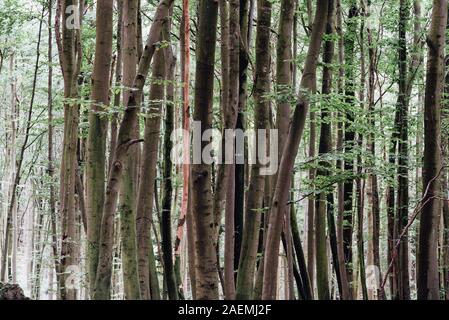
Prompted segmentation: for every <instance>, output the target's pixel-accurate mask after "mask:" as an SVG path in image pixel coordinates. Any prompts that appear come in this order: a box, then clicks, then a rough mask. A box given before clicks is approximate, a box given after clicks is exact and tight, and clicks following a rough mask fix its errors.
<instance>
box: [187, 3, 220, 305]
mask: <svg viewBox="0 0 449 320" xmlns="http://www.w3.org/2000/svg"><path fill="white" fill-rule="evenodd" d="M217 18H218V3H217V2H214V1H207V0H201V1H200V2H199V8H198V36H197V46H196V52H197V55H196V72H195V98H194V112H193V120H194V121H199V123H200V124H201V130H200V131H199V133H198V134H199V135H200V137H202V136H203V132H204V131H205V130H207V129H210V128H211V127H212V101H213V100H212V98H213V89H214V81H213V78H214V62H215V46H214V45H211V44H213V43H215V41H216V38H217ZM201 140H202V139H201ZM199 144H200V149H199V150H197V152H198V153H199V155H200V156H201V155H202V154H203V150H204V148H205V147H206V146H207V145H208V141H199ZM194 155H195V149H194ZM194 162H195V161H194ZM198 162H199V163H193V164H192V166H191V168H192V190H191V191H192V210H193V212H192V213H193V220H194V223H195V245H196V246H195V250H196V251H195V254H196V259H195V269H196V288H195V290H196V298H197V299H217V298H218V277H217V256H216V253H215V246H214V243H215V239H214V238H215V237H214V235H215V231H214V216H213V208H212V185H211V183H212V181H211V174H212V171H211V165H209V164H206V163H205V162H204V161H203V160H202V159H200V161H198Z"/></svg>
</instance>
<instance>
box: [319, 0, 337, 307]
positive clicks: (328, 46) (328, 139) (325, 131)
mask: <svg viewBox="0 0 449 320" xmlns="http://www.w3.org/2000/svg"><path fill="white" fill-rule="evenodd" d="M334 15H335V3H334V1H333V0H332V1H329V8H328V14H327V22H326V36H327V37H331V36H332V34H333V33H334V19H335V18H334ZM333 55H334V42H333V41H332V40H327V41H325V43H324V49H323V64H324V67H323V84H322V89H321V93H322V94H323V95H324V96H325V97H327V95H329V94H330V93H331V88H332V70H331V66H330V65H331V64H332V60H333ZM323 102H324V103H323V104H322V106H321V130H320V139H319V148H318V155H319V156H320V157H323V156H326V154H327V153H329V152H330V151H331V144H332V132H331V123H330V121H329V118H330V113H329V110H328V106H327V104H328V101H327V100H324V101H323ZM329 165H330V164H329V163H328V162H326V161H323V160H321V161H320V163H319V167H318V170H317V179H320V178H322V177H328V176H330V171H329V167H330V166H329ZM326 202H327V194H326V191H323V192H321V193H320V194H319V195H318V199H317V201H316V210H315V213H316V215H315V216H316V219H315V222H316V239H315V240H316V241H315V245H316V270H317V272H316V274H317V293H318V299H320V300H329V299H330V291H329V276H328V271H327V270H328V265H329V261H328V258H327V241H326V215H327V207H328V204H327V203H326ZM332 223H333V222H332ZM337 277H340V275H339V274H337Z"/></svg>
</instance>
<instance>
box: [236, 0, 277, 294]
mask: <svg viewBox="0 0 449 320" xmlns="http://www.w3.org/2000/svg"><path fill="white" fill-rule="evenodd" d="M257 17H258V18H257V27H256V28H257V34H256V66H255V91H254V95H255V96H254V100H255V125H254V126H255V130H258V129H264V128H265V129H266V128H267V127H268V107H269V101H268V99H267V98H266V97H264V95H266V94H267V93H268V92H269V88H270V68H267V66H268V65H269V64H270V25H271V3H270V2H269V1H266V0H258V1H257ZM255 148H256V153H255V154H258V153H257V152H258V150H259V148H260V146H259V145H258V143H257V142H256V145H255ZM260 169H261V164H260V163H259V159H256V163H254V164H253V165H252V167H251V180H250V183H249V189H248V193H247V203H246V212H245V221H244V227H243V238H242V247H241V251H240V264H239V273H238V275H237V299H250V298H251V297H252V293H253V287H254V272H255V267H256V258H257V247H258V243H259V227H260V216H261V214H262V210H263V196H264V187H265V177H264V176H263V175H261V174H260Z"/></svg>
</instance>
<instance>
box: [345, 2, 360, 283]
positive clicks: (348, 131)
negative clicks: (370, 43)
mask: <svg viewBox="0 0 449 320" xmlns="http://www.w3.org/2000/svg"><path fill="white" fill-rule="evenodd" d="M357 11H358V9H357V2H356V1H355V0H351V1H350V7H349V14H348V22H347V25H348V29H347V31H346V33H345V39H344V50H345V65H346V70H345V96H346V98H345V103H346V104H348V105H355V103H356V102H355V69H354V68H355V40H356V33H357ZM348 108H349V107H348ZM354 116H355V115H354V113H353V112H352V111H350V110H348V111H347V112H346V123H345V130H344V151H345V153H346V154H347V156H348V158H349V159H348V160H345V161H344V171H345V172H346V174H348V175H349V176H351V177H350V178H349V179H347V180H346V181H345V182H344V186H343V190H344V191H343V201H344V213H343V215H344V217H343V247H344V248H343V249H344V257H345V263H346V271H347V274H348V281H349V283H350V285H351V286H352V283H353V281H354V279H353V277H352V268H353V261H352V234H353V203H352V202H353V191H354V185H353V184H354V180H353V178H352V176H353V174H354V159H353V158H352V154H353V149H354V143H355V132H354V129H352V128H351V125H352V123H353V122H354Z"/></svg>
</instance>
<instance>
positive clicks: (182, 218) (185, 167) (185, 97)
mask: <svg viewBox="0 0 449 320" xmlns="http://www.w3.org/2000/svg"><path fill="white" fill-rule="evenodd" d="M189 19H190V18H189V0H183V2H182V19H181V24H180V47H181V81H182V83H183V86H182V128H183V137H182V139H183V140H182V141H183V152H182V156H183V164H182V199H181V213H180V215H179V219H178V226H177V229H176V240H175V270H178V268H179V265H180V262H181V260H180V259H181V247H180V244H181V240H182V238H183V234H184V225H185V224H186V220H187V211H188V201H189V185H190V183H189V178H190V165H189V163H190V161H189V159H190V143H189V141H190V140H189V132H190V101H189V81H190V21H189ZM191 231H192V232H193V230H191ZM191 238H192V237H190V236H188V239H191ZM188 242H189V240H188ZM192 246H193V243H190V244H188V247H192ZM189 257H190V258H192V256H190V255H189ZM191 281H192V279H191Z"/></svg>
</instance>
